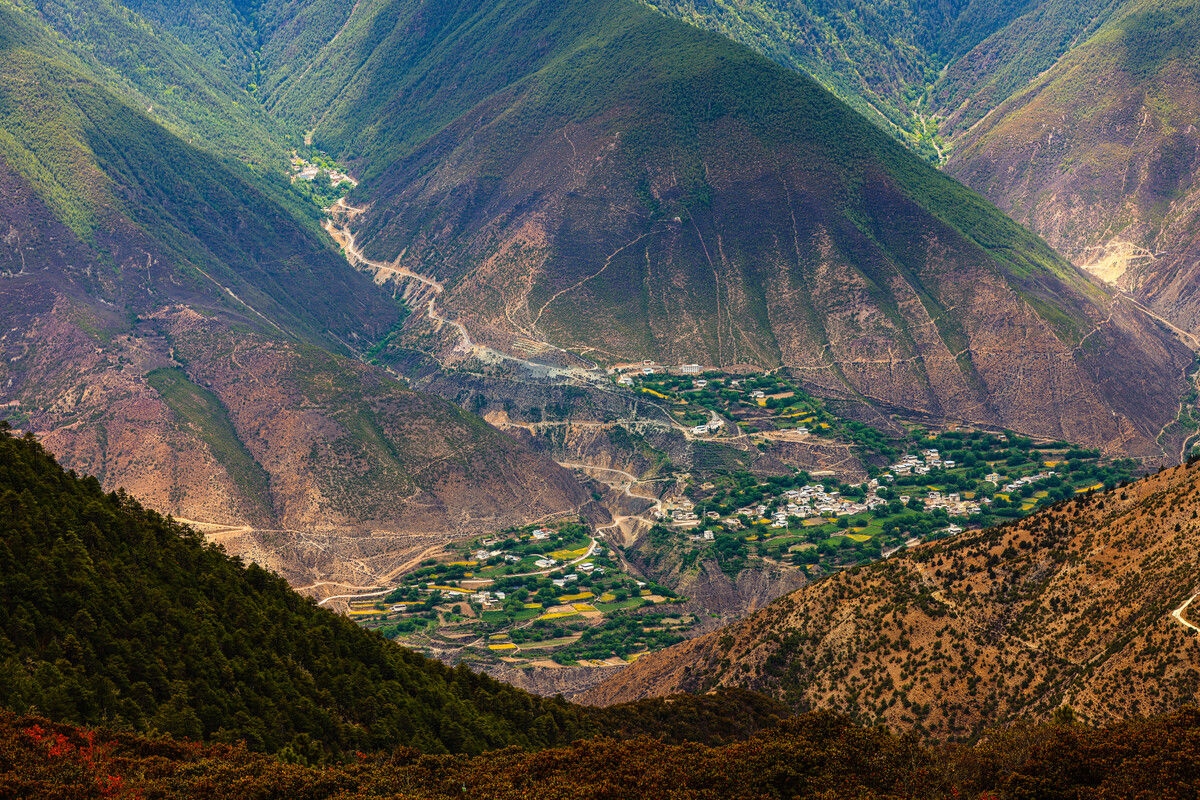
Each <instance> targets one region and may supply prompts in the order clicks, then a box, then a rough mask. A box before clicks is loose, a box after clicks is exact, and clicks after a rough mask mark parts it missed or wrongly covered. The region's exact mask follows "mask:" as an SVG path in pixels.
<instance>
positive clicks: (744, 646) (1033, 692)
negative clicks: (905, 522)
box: [585, 463, 1200, 741]
mask: <svg viewBox="0 0 1200 800" xmlns="http://www.w3.org/2000/svg"><path fill="white" fill-rule="evenodd" d="M1198 513H1200V464H1197V463H1192V464H1189V465H1185V466H1180V467H1175V468H1172V469H1166V470H1162V471H1160V472H1158V473H1157V474H1155V475H1151V476H1148V477H1146V478H1143V479H1142V480H1139V481H1136V482H1134V483H1131V484H1128V485H1126V486H1122V487H1120V488H1117V489H1114V490H1113V491H1111V492H1104V493H1099V494H1088V495H1081V496H1080V497H1079V498H1078V499H1076V500H1072V501H1064V502H1062V503H1059V504H1057V505H1056V506H1053V507H1051V508H1050V509H1048V510H1046V511H1042V512H1039V513H1037V514H1035V515H1033V516H1031V517H1028V518H1026V519H1024V520H1022V521H1020V522H1016V523H1012V524H1007V525H1003V526H1000V527H996V528H991V529H987V530H983V531H968V532H964V533H962V534H960V535H958V536H956V537H954V538H952V539H946V540H943V541H940V542H936V543H932V544H926V545H921V546H918V547H915V548H910V549H909V550H907V551H902V552H901V553H900V554H897V555H895V556H893V557H891V558H888V559H886V560H884V561H881V562H877V563H875V564H872V565H870V566H867V567H862V568H853V569H850V570H847V571H845V572H841V573H838V574H836V575H834V576H832V577H830V578H828V579H826V580H822V581H819V582H817V583H814V584H811V585H809V586H807V587H805V588H803V589H800V590H798V591H796V592H793V593H792V594H790V595H787V596H786V597H783V598H781V599H779V600H777V601H776V602H774V603H772V604H771V605H770V606H768V607H767V608H765V609H763V610H762V611H759V612H758V613H756V614H754V615H753V616H751V617H748V618H747V619H745V620H743V621H742V622H739V623H736V624H734V625H732V626H730V627H728V628H725V629H722V630H721V631H718V632H716V633H713V634H710V635H708V636H706V637H704V638H702V639H695V640H692V641H690V642H685V643H683V644H680V645H676V646H674V647H672V648H669V649H667V650H665V651H662V652H660V653H658V654H657V655H655V656H650V657H648V658H644V659H639V661H638V662H637V663H636V664H634V665H633V666H631V667H630V668H629V669H627V670H624V671H622V672H621V673H618V674H617V675H616V676H614V677H613V678H611V679H609V680H608V681H606V682H605V683H603V684H601V685H599V686H598V687H596V688H595V689H593V690H591V691H590V692H589V693H587V694H586V695H585V699H586V700H587V701H588V702H596V703H605V702H613V701H618V700H621V701H627V700H630V699H633V698H637V697H646V696H653V695H658V694H671V693H675V692H678V691H682V690H686V691H705V690H708V689H711V688H713V687H716V686H742V687H746V688H752V689H754V690H757V691H761V692H765V693H767V694H769V695H771V696H774V697H776V698H777V699H780V700H783V701H785V702H787V703H788V704H789V705H791V706H792V707H793V708H796V709H809V708H832V709H837V710H839V711H842V712H844V713H847V714H850V715H851V716H852V717H853V718H854V719H857V720H859V721H861V722H863V723H873V722H884V723H887V724H890V725H894V726H897V727H902V728H904V729H912V730H914V731H916V732H918V733H919V734H921V735H922V736H923V737H926V738H929V739H935V740H942V741H944V740H952V741H953V740H969V739H973V738H974V737H977V736H979V735H980V734H981V733H982V732H983V731H984V729H985V728H987V727H988V726H992V725H996V724H1001V723H1004V722H1006V721H1009V720H1015V719H1020V718H1033V719H1046V718H1048V717H1049V716H1050V715H1051V714H1052V713H1053V712H1054V711H1055V709H1056V708H1058V707H1059V706H1060V705H1063V704H1067V705H1070V706H1071V707H1072V708H1073V709H1074V710H1075V713H1076V715H1078V717H1079V718H1080V719H1082V720H1085V721H1087V722H1089V723H1091V724H1107V723H1110V722H1115V721H1119V720H1123V719H1126V718H1129V717H1132V716H1135V715H1141V714H1155V713H1163V712H1168V711H1172V710H1175V709H1177V708H1179V707H1181V706H1183V705H1185V704H1188V703H1195V702H1196V701H1197V699H1200V618H1198V617H1197V613H1196V610H1195V609H1193V608H1191V607H1190V606H1188V605H1187V602H1188V601H1189V599H1190V598H1194V597H1195V596H1196V595H1197V593H1198V592H1200V560H1198V557H1197V553H1198V552H1200V523H1198V522H1197V516H1196V515H1197V514H1198Z"/></svg>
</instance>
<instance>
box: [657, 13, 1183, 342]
mask: <svg viewBox="0 0 1200 800" xmlns="http://www.w3.org/2000/svg"><path fill="white" fill-rule="evenodd" d="M650 5H652V6H654V7H656V8H658V9H660V10H661V11H662V12H663V13H665V14H669V15H672V16H676V17H678V18H681V19H684V20H687V21H689V22H691V23H693V24H696V25H698V26H701V27H704V28H708V29H710V30H716V31H719V32H721V33H724V34H726V35H728V36H731V37H732V38H734V39H736V40H738V41H740V42H743V43H745V44H747V45H749V46H751V47H753V48H755V49H756V50H758V51H759V52H761V53H764V54H765V55H767V56H769V57H771V58H773V59H774V60H776V61H778V62H779V63H782V64H785V65H787V66H791V67H793V68H796V69H800V70H804V71H806V72H808V73H810V74H812V75H813V76H814V77H816V78H817V79H818V80H819V81H821V83H822V84H823V85H825V86H826V87H828V88H830V89H831V90H832V91H833V92H834V93H835V94H837V95H838V96H839V97H841V98H842V99H843V100H845V101H846V102H847V103H849V104H850V105H851V106H852V107H854V108H855V110H857V111H859V112H860V113H862V114H864V115H865V116H867V117H868V118H870V119H872V120H873V121H875V122H876V123H877V124H879V125H881V127H883V128H884V129H885V130H888V131H890V132H891V133H893V135H895V136H896V137H897V138H899V139H900V140H901V141H904V142H905V143H907V144H909V145H910V146H911V147H913V148H914V149H916V150H917V151H918V152H921V153H923V154H925V155H931V154H933V155H935V156H936V158H937V160H939V161H944V162H945V166H946V169H947V170H948V171H949V172H950V174H952V175H954V176H955V177H956V178H958V179H959V180H961V181H963V182H964V183H965V184H967V185H968V186H970V187H971V188H973V189H975V190H977V191H979V192H981V193H982V194H984V195H985V196H987V197H988V199H989V200H991V201H992V202H994V203H996V205H997V206H999V207H1000V208H1001V209H1002V210H1004V211H1005V212H1007V213H1009V214H1010V215H1012V216H1013V218H1014V219H1016V220H1017V221H1018V222H1021V223H1022V224H1025V225H1028V226H1029V227H1030V228H1031V229H1032V230H1034V231H1035V232H1037V233H1038V234H1039V235H1042V236H1044V237H1046V239H1047V240H1048V241H1049V243H1050V244H1051V245H1052V246H1053V247H1055V248H1056V249H1057V250H1058V251H1059V252H1061V253H1063V254H1064V255H1066V256H1067V257H1069V258H1070V259H1071V260H1072V261H1073V262H1075V263H1076V264H1079V265H1081V266H1083V267H1084V268H1086V269H1088V270H1090V271H1091V272H1093V273H1095V274H1097V275H1098V276H1100V277H1101V278H1103V279H1104V280H1107V281H1110V282H1113V283H1115V284H1116V285H1118V286H1119V287H1121V288H1122V289H1124V290H1126V291H1129V292H1130V293H1131V294H1132V295H1133V296H1134V297H1136V298H1137V299H1138V300H1139V301H1141V302H1142V303H1144V304H1145V305H1146V306H1148V307H1150V308H1151V309H1152V310H1153V311H1155V312H1156V313H1157V314H1159V315H1161V316H1163V317H1165V318H1166V319H1168V320H1170V321H1171V322H1172V323H1174V324H1176V325H1179V326H1181V327H1183V328H1185V329H1187V330H1189V331H1194V330H1195V329H1196V327H1197V326H1198V324H1200V315H1198V312H1197V307H1196V304H1195V302H1194V300H1193V299H1192V298H1193V296H1194V295H1195V294H1196V292H1195V286H1196V283H1197V281H1198V280H1200V276H1198V275H1197V274H1196V271H1195V270H1194V269H1193V265H1194V264H1195V263H1196V252H1195V238H1196V231H1197V229H1198V226H1200V222H1198V221H1197V211H1196V204H1197V201H1196V200H1195V197H1196V193H1197V188H1198V184H1197V178H1198V167H1197V163H1198V162H1197V159H1196V152H1197V147H1198V146H1200V142H1198V141H1197V137H1196V133H1195V130H1194V127H1195V126H1194V125H1193V122H1194V120H1195V117H1196V110H1197V100H1196V98H1197V94H1198V89H1197V87H1198V85H1200V79H1198V77H1197V76H1198V74H1200V73H1198V67H1197V62H1196V57H1195V52H1196V46H1195V45H1196V42H1195V38H1196V34H1195V31H1196V30H1197V22H1198V20H1197V19H1196V9H1195V5H1194V4H1193V3H1188V2H1179V1H1178V0H1103V1H1101V0H1094V1H1092V2H1083V3H1078V2H1072V3H1068V2H1063V1H1062V0H1037V1H1036V2H1022V3H1012V4H983V3H950V4H946V3H936V4H935V3H915V4H899V3H895V4H893V3H882V4H880V3H870V4H865V3H846V4H838V5H836V6H833V7H827V6H825V5H823V4H816V3H808V4H804V3H786V4H785V3H779V2H767V3H756V4H753V5H750V6H745V5H740V4H728V3H712V2H702V1H701V0H657V2H652V3H650ZM935 133H936V134H937V136H935V135H934V134H935ZM939 137H940V138H939Z"/></svg>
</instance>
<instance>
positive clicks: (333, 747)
mask: <svg viewBox="0 0 1200 800" xmlns="http://www.w3.org/2000/svg"><path fill="white" fill-rule="evenodd" d="M0 527H2V528H3V530H4V532H5V535H4V539H3V541H0V598H2V599H3V602H2V603H0V707H3V708H5V709H9V710H11V711H15V712H17V713H30V712H33V711H35V710H36V712H37V713H38V714H41V715H44V716H46V717H49V718H51V719H53V720H55V721H65V722H70V723H74V724H79V725H98V724H104V725H106V726H109V727H111V728H115V729H120V730H127V731H139V732H142V733H147V734H153V735H156V736H161V735H163V734H167V735H170V736H173V737H176V738H189V739H193V740H207V741H215V742H229V743H232V742H235V741H239V740H240V741H243V742H245V743H246V745H248V746H249V748H250V749H251V750H256V751H265V752H276V753H280V754H281V756H282V757H283V758H285V759H288V760H292V761H300V762H302V763H317V762H321V761H331V760H334V761H336V760H343V759H346V758H348V757H349V756H350V755H351V754H352V753H353V752H354V751H356V750H368V751H373V750H390V749H392V748H395V747H397V746H404V747H412V748H417V749H418V750H421V751H425V752H431V753H445V752H466V753H478V752H481V751H483V750H487V749H493V748H498V747H505V746H509V745H518V746H520V747H524V748H536V747H544V746H547V745H553V744H555V743H560V744H561V743H565V742H567V741H570V740H572V739H575V738H578V737H580V736H588V735H592V734H595V733H605V732H607V733H610V734H618V735H622V736H636V735H639V734H645V733H653V732H662V733H664V734H666V735H667V736H668V737H669V738H671V739H672V740H674V737H682V739H698V740H702V741H728V740H729V739H736V738H742V737H744V736H745V735H747V734H748V733H752V732H754V731H756V730H759V729H761V728H762V727H764V726H765V725H768V724H771V723H772V722H773V721H774V720H775V719H777V718H778V717H779V716H781V715H784V714H785V713H786V712H785V711H784V709H783V708H782V706H780V705H779V704H777V703H775V702H773V701H769V700H767V699H765V698H761V697H757V696H754V695H751V694H749V693H746V692H732V693H729V694H727V695H725V696H724V697H713V698H707V699H696V700H695V701H692V700H687V701H684V702H682V703H681V704H679V705H678V706H672V707H670V708H667V707H664V706H663V704H662V703H661V701H655V702H648V703H643V704H638V705H636V706H632V707H626V708H625V709H624V710H621V711H618V710H614V711H611V712H610V711H606V710H597V709H588V708H584V707H580V706H571V705H568V704H567V703H565V702H563V701H561V700H549V699H543V698H540V697H536V696H533V695H530V694H526V693H525V692H521V691H519V690H517V689H513V688H512V687H510V686H508V685H506V684H503V683H499V682H498V681H495V680H492V679H490V678H488V677H486V676H483V675H479V674H476V673H472V672H470V671H469V670H467V669H466V668H464V667H458V668H450V667H447V666H445V665H443V664H441V663H440V662H437V661H431V660H428V659H425V658H423V657H421V656H419V655H417V654H416V653H413V652H412V651H410V650H405V649H403V648H400V647H397V646H395V645H393V644H392V643H390V642H388V641H386V640H385V639H383V638H382V637H380V636H379V635H378V634H375V633H372V632H369V631H366V630H364V629H362V628H361V627H359V626H357V625H355V624H354V623H353V622H351V621H349V620H347V619H346V618H344V617H342V616H339V615H336V614H333V613H331V612H329V611H327V610H325V609H322V608H319V607H317V606H316V604H315V603H313V601H312V600H310V599H307V598H303V597H301V596H300V595H298V594H296V593H295V592H293V591H292V590H291V589H290V588H289V587H288V585H287V583H286V582H285V581H284V580H283V579H282V578H280V577H278V576H276V575H273V574H271V573H268V572H266V571H265V570H262V569H260V568H259V567H257V566H255V565H253V564H252V565H250V566H245V565H243V564H242V562H241V561H240V560H238V559H233V558H229V557H228V556H226V555H225V553H224V552H223V551H222V549H221V548H220V547H217V546H211V545H205V544H204V541H203V538H202V537H201V536H200V535H199V534H198V533H196V532H195V531H193V530H191V529H190V528H187V527H184V526H182V525H179V524H177V523H175V522H173V521H171V520H170V519H164V518H163V517H161V516H159V515H158V514H156V513H154V512H152V511H147V510H145V509H143V508H141V507H140V506H139V505H138V504H137V503H136V502H135V501H133V500H132V499H130V498H129V497H128V496H126V495H125V494H124V493H123V492H114V493H111V494H105V493H104V492H102V491H101V489H100V486H99V483H98V482H97V481H96V480H95V479H94V478H90V477H89V478H79V477H77V476H75V475H74V474H73V473H67V472H64V471H63V470H62V469H61V468H59V467H58V466H57V465H56V464H55V463H54V461H53V460H52V459H51V458H50V457H49V456H48V455H47V454H46V453H45V452H44V451H43V450H42V449H41V447H40V446H39V445H38V444H37V443H36V442H35V441H34V440H33V438H32V436H26V437H24V438H16V437H14V436H13V435H12V434H11V433H9V431H8V429H7V428H6V427H5V428H4V429H3V430H2V431H0ZM7 719H10V720H11V717H7ZM0 738H3V737H0Z"/></svg>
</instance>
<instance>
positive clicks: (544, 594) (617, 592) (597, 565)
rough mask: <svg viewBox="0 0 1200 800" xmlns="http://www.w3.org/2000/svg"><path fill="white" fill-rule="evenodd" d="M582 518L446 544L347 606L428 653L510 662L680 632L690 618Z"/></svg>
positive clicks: (542, 660) (595, 652)
mask: <svg viewBox="0 0 1200 800" xmlns="http://www.w3.org/2000/svg"><path fill="white" fill-rule="evenodd" d="M622 563H623V562H622V559H621V558H620V557H619V555H618V554H617V553H615V552H614V551H613V550H612V549H610V547H609V546H608V545H606V544H605V543H603V542H601V541H600V540H598V539H597V538H595V537H594V536H593V534H592V533H591V531H590V530H589V529H588V528H587V527H586V526H585V525H584V524H582V523H579V522H566V523H561V522H560V523H557V524H555V525H554V526H552V527H532V526H530V527H526V528H522V529H516V530H508V531H503V532H501V533H498V534H496V535H495V536H492V537H487V538H475V539H472V540H469V541H466V542H460V543H456V544H453V545H450V546H449V547H448V548H446V552H445V553H443V554H442V556H441V557H440V558H430V559H427V560H426V561H425V562H424V563H423V564H422V565H421V566H420V567H419V568H418V569H417V570H415V571H414V572H412V573H410V574H409V575H407V576H405V577H404V579H403V580H402V582H401V583H400V584H399V585H398V586H397V587H396V588H395V589H394V590H392V591H390V592H389V593H388V594H387V595H386V596H385V597H383V598H382V599H380V598H378V597H373V598H363V599H361V600H357V601H355V602H352V603H351V605H350V616H351V618H353V619H355V620H356V621H357V622H359V624H362V625H364V626H366V627H368V628H372V629H375V630H378V631H379V632H380V633H382V634H383V635H384V636H387V637H389V638H393V639H396V640H397V641H400V642H402V643H404V644H405V645H407V646H410V647H415V648H417V649H420V650H422V651H424V652H428V653H434V652H436V653H446V652H454V653H457V654H458V656H459V658H465V659H467V660H471V661H481V660H482V661H489V660H495V661H499V662H501V663H507V664H510V665H514V666H522V665H537V666H544V667H545V666H548V667H554V666H562V665H567V664H570V665H579V664H582V665H585V666H618V665H624V664H626V663H628V661H630V660H633V659H634V658H636V657H637V656H638V655H640V654H643V653H646V652H650V651H653V650H657V649H660V648H662V647H666V646H669V645H670V644H674V643H675V642H678V641H681V640H682V639H683V638H685V635H686V633H687V631H688V629H689V628H690V627H691V625H692V624H693V623H694V622H695V618H694V617H693V616H692V615H690V614H686V613H681V612H680V611H678V610H677V608H676V607H677V605H678V603H680V602H681V599H680V598H678V597H677V596H676V595H675V593H674V592H672V591H671V590H670V589H667V588H665V587H662V586H658V585H655V584H652V583H650V582H648V581H645V580H641V579H638V578H636V577H634V576H632V575H630V574H628V572H627V571H626V570H625V569H624V568H623V566H622Z"/></svg>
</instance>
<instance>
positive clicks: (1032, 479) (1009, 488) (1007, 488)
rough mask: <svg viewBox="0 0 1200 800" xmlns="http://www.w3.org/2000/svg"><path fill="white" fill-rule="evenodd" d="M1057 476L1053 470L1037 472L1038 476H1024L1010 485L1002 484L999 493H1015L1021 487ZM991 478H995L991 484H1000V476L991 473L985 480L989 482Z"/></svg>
mask: <svg viewBox="0 0 1200 800" xmlns="http://www.w3.org/2000/svg"><path fill="white" fill-rule="evenodd" d="M1057 474H1058V473H1057V472H1055V471H1054V470H1052V469H1050V470H1046V471H1045V472H1039V473H1038V474H1036V475H1026V476H1025V477H1024V478H1017V479H1016V480H1015V481H1013V482H1011V483H1006V484H1004V486H1003V487H1001V491H1004V492H1015V491H1017V490H1018V489H1020V488H1021V487H1022V486H1028V485H1029V484H1031V483H1036V482H1038V481H1040V480H1043V479H1045V478H1052V477H1054V476H1055V475H1057ZM993 477H994V478H995V480H994V481H992V482H993V483H995V484H997V485H999V483H1000V476H999V475H996V474H995V473H992V474H991V475H988V476H987V480H989V481H990V480H992V478H993Z"/></svg>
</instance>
